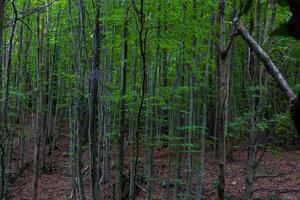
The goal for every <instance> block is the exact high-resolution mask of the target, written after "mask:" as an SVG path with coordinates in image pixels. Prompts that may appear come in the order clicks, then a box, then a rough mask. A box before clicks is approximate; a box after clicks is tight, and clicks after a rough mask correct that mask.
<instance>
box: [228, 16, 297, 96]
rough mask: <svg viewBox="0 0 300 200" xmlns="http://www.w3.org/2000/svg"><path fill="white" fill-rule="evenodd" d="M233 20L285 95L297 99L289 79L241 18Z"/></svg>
mask: <svg viewBox="0 0 300 200" xmlns="http://www.w3.org/2000/svg"><path fill="white" fill-rule="evenodd" d="M233 22H234V24H235V26H236V28H237V31H238V33H239V35H241V36H242V38H243V39H244V40H245V41H246V42H247V43H248V45H249V46H250V47H251V48H252V49H253V51H254V52H255V54H256V55H257V57H258V58H259V59H260V61H261V62H262V63H263V64H264V66H265V68H266V69H267V71H268V72H269V73H270V74H271V76H272V77H273V79H274V81H275V82H276V84H277V85H278V87H279V88H280V90H281V91H282V93H283V94H284V95H285V97H286V98H287V99H288V100H290V101H293V100H295V99H296V95H295V93H294V92H293V90H292V89H291V88H290V86H289V85H288V83H287V81H286V80H285V78H284V77H283V75H282V74H281V72H280V71H279V69H278V68H277V67H276V65H275V64H274V63H273V61H272V60H271V58H270V57H269V55H268V54H267V53H266V52H265V51H264V50H263V49H262V48H261V46H259V44H258V43H257V42H256V41H255V40H254V39H253V37H252V36H251V35H250V34H249V32H248V31H247V30H246V28H245V27H244V25H243V24H242V22H241V20H240V19H238V18H235V19H234V21H233Z"/></svg>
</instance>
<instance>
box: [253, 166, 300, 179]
mask: <svg viewBox="0 0 300 200" xmlns="http://www.w3.org/2000/svg"><path fill="white" fill-rule="evenodd" d="M297 166H298V163H297V164H296V165H295V166H294V167H293V168H292V169H290V170H289V171H287V172H282V173H279V174H274V175H262V176H256V177H255V178H254V179H259V178H277V177H280V176H285V175H288V174H291V173H295V172H300V171H295V170H296V169H297Z"/></svg>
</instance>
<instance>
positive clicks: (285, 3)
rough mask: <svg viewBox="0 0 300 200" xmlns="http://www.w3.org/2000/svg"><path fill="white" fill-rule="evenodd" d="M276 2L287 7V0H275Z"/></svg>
mask: <svg viewBox="0 0 300 200" xmlns="http://www.w3.org/2000/svg"><path fill="white" fill-rule="evenodd" d="M277 4H278V5H279V6H281V7H287V6H289V4H288V1H287V0H277Z"/></svg>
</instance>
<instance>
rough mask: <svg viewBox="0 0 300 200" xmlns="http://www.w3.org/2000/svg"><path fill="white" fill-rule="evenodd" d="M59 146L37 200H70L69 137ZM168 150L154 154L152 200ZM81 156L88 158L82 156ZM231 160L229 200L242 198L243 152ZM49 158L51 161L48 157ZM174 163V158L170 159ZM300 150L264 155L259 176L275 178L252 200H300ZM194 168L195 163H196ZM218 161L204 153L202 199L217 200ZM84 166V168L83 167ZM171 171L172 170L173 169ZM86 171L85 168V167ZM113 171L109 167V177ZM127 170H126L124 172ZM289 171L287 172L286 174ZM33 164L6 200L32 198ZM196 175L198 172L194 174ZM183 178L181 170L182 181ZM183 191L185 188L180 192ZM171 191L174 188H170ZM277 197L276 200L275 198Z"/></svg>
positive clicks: (104, 191) (158, 195) (258, 187)
mask: <svg viewBox="0 0 300 200" xmlns="http://www.w3.org/2000/svg"><path fill="white" fill-rule="evenodd" d="M58 147H59V148H57V149H56V150H55V152H54V154H53V157H52V160H53V163H54V164H53V166H54V171H52V172H49V173H44V174H41V175H40V178H39V185H38V199H39V200H67V199H70V194H71V190H70V176H69V174H70V173H69V166H68V159H69V158H68V156H67V155H68V154H67V151H68V148H69V144H68V138H67V137H64V136H63V137H60V140H59V141H58ZM128 152H129V151H126V159H125V160H126V161H125V166H126V168H127V169H128V160H129V153H128ZM167 155H168V154H167V150H166V149H157V150H155V152H154V166H155V168H154V176H155V177H156V180H155V184H154V193H153V199H157V200H158V199H163V198H164V194H165V193H166V189H165V188H164V187H163V186H162V183H164V182H165V180H166V179H167V175H168V173H167V164H166V162H167ZM84 157H87V153H85V155H84ZM233 157H234V161H232V162H228V164H227V171H226V182H227V185H226V186H227V188H226V192H227V195H228V196H227V197H228V199H232V200H235V199H241V195H242V192H243V187H244V168H245V159H246V152H243V151H237V152H234V155H233ZM48 159H50V158H48ZM173 160H175V159H173ZM299 161H300V151H296V152H291V151H290V152H282V153H277V154H276V155H274V154H271V153H266V155H265V156H264V158H263V160H262V163H261V166H260V167H259V168H258V174H259V175H262V176H275V177H272V178H271V177H264V178H258V179H257V181H256V183H255V189H254V191H255V193H254V198H253V199H262V200H265V199H282V200H300V163H299ZM195 165H196V162H195ZM217 166H218V165H217V162H216V160H215V159H214V158H213V157H212V156H211V155H210V154H207V157H206V165H205V183H204V192H203V195H204V199H216V188H215V186H216V181H217V174H218V173H217V171H218V167H217ZM86 167H87V166H85V167H84V168H86ZM171 168H172V170H173V171H171V176H172V177H175V167H171ZM173 168H174V169H173ZM86 169H87V168H86ZM85 171H86V172H85V173H84V189H85V195H86V199H89V198H88V192H89V191H88V190H89V185H88V174H87V171H88V170H85ZM113 171H114V169H113V168H112V174H113ZM125 171H126V170H125ZM286 172H288V173H286ZM32 174H33V165H32V164H31V165H29V166H28V167H27V168H26V169H25V170H24V172H23V173H22V174H21V175H20V176H19V177H18V178H17V179H16V181H15V182H14V184H13V186H12V188H11V192H10V193H9V199H12V200H29V199H31V191H32V190H31V186H32ZM195 174H197V173H195ZM184 177H185V174H184V170H183V173H182V178H184ZM196 178H197V177H196V175H195V177H194V179H193V185H194V186H195V185H196ZM109 188H110V187H109V184H105V185H101V196H102V199H105V200H106V199H107V200H109V199H112V197H111V192H110V189H109ZM182 190H184V189H182ZM170 191H171V192H173V191H174V187H171V188H170ZM275 197H276V198H275ZM138 199H144V192H143V191H140V192H139V197H138Z"/></svg>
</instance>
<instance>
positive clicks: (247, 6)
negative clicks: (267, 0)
mask: <svg viewBox="0 0 300 200" xmlns="http://www.w3.org/2000/svg"><path fill="white" fill-rule="evenodd" d="M252 4H253V0H247V2H246V3H245V4H244V6H243V8H242V9H241V12H240V14H239V17H241V16H243V15H247V14H248V13H249V11H250V8H251V7H252Z"/></svg>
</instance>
